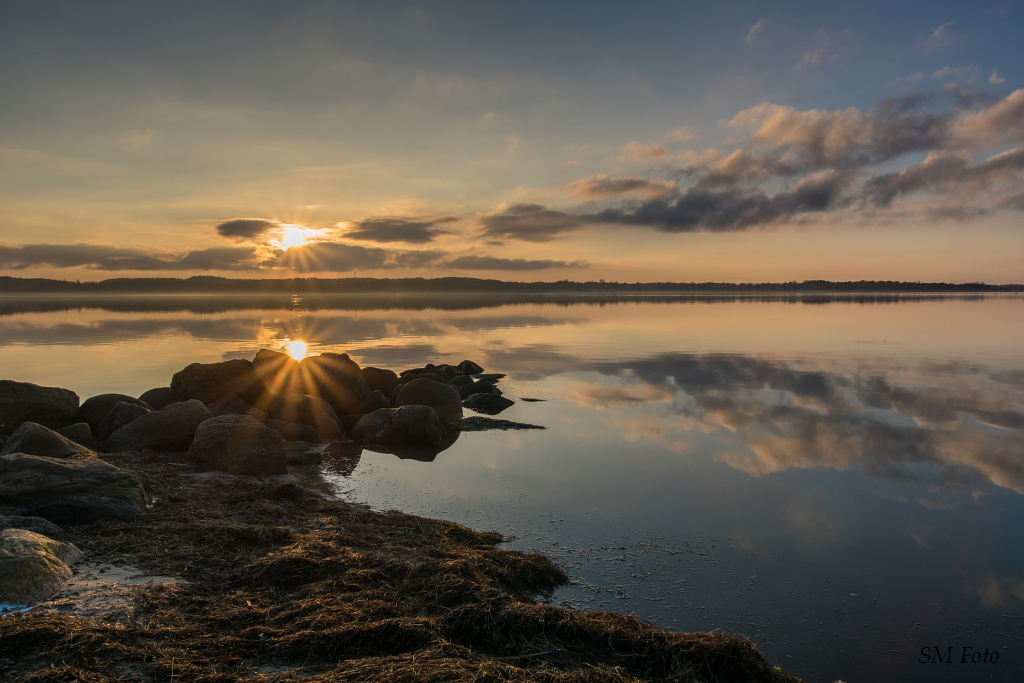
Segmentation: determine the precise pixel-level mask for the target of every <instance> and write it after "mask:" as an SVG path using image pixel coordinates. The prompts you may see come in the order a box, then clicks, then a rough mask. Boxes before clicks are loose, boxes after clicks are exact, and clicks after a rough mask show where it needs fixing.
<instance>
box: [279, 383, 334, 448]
mask: <svg viewBox="0 0 1024 683" xmlns="http://www.w3.org/2000/svg"><path fill="white" fill-rule="evenodd" d="M268 414H269V416H270V417H271V418H273V419H275V420H280V421H281V422H297V423H299V424H305V425H309V426H311V427H313V428H314V429H316V431H317V432H319V433H320V436H322V437H323V438H325V439H327V440H328V441H333V440H335V439H340V438H342V437H343V436H345V433H344V432H343V431H342V428H341V423H340V422H339V420H338V414H337V413H336V412H334V408H332V407H331V405H330V404H329V403H328V402H327V401H325V400H324V399H322V398H320V397H318V396H307V395H304V394H289V395H288V396H282V397H281V398H279V399H278V400H277V401H276V402H275V403H274V405H272V406H271V407H270V411H269V413H268Z"/></svg>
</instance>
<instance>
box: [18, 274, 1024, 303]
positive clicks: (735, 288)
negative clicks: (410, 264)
mask: <svg viewBox="0 0 1024 683" xmlns="http://www.w3.org/2000/svg"><path fill="white" fill-rule="evenodd" d="M1020 292H1024V284H1005V285H990V284H986V283H984V282H967V283H961V284H955V283H947V282H901V281H893V280H860V281H847V282H833V281H828V280H805V281H803V282H761V283H729V282H633V283H629V282H593V281H590V282H572V281H569V280H560V281H556V282H507V281H503V280H488V279H478V278H462V277H448V278H433V279H426V278H356V277H350V278H332V279H323V278H288V279H280V280H272V279H242V278H238V279H236V278H223V277H211V276H196V277H190V278H114V279H108V280H101V281H98V282H77V281H75V282H72V281H68V280H52V279H46V278H16V277H9V276H2V277H0V294H3V295H11V294H16V295H32V294H61V295H84V296H90V295H129V296H133V297H139V296H154V295H186V296H210V295H213V296H218V295H220V296H223V295H230V296H238V295H242V296H248V297H255V296H313V295H330V296H335V295H366V294H371V295H384V296H407V295H431V296H433V295H445V296H466V297H473V298H477V297H482V296H494V295H506V296H524V295H525V296H531V297H532V296H539V297H543V296H565V295H570V296H583V297H588V298H590V297H597V298H600V297H622V296H628V297H644V298H648V297H680V296H687V295H694V296H745V295H758V296H762V295H773V296H789V295H795V296H802V295H819V296H836V295H851V294H853V295H861V294H869V295H875V296H878V295H882V296H892V295H903V294H998V293H1020Z"/></svg>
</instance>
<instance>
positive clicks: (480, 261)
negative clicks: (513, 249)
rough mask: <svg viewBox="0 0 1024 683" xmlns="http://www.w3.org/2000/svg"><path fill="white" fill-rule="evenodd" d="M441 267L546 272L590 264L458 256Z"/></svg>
mask: <svg viewBox="0 0 1024 683" xmlns="http://www.w3.org/2000/svg"><path fill="white" fill-rule="evenodd" d="M442 265H443V266H444V267H446V268H453V269H456V270H546V269H548V268H586V267H587V266H589V265H590V264H589V263H587V262H586V261H551V260H548V259H530V260H528V259H521V258H515V259H508V258H498V257H495V256H460V257H458V258H454V259H451V260H450V261H445V262H444V263H443V264H442Z"/></svg>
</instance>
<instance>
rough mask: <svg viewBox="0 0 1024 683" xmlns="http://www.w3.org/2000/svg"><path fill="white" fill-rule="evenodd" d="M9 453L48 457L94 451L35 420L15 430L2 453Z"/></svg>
mask: <svg viewBox="0 0 1024 683" xmlns="http://www.w3.org/2000/svg"><path fill="white" fill-rule="evenodd" d="M9 453H25V454H27V455H39V456H43V457H46V458H70V457H73V456H78V457H81V458H89V457H93V452H92V451H91V450H89V449H88V448H86V447H85V446H83V445H82V444H79V443H75V442H74V441H72V440H71V439H69V438H67V437H65V436H61V435H60V434H58V433H57V432H55V431H53V430H52V429H48V428H47V427H44V426H42V425H38V424H36V423H35V422H26V423H24V424H22V425H21V426H20V427H18V428H17V429H16V430H14V434H11V437H10V438H9V439H8V440H7V443H5V444H4V448H3V451H0V455H7V454H9Z"/></svg>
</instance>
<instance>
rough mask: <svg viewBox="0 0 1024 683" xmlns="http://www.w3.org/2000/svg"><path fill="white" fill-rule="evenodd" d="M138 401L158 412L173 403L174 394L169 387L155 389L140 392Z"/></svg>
mask: <svg viewBox="0 0 1024 683" xmlns="http://www.w3.org/2000/svg"><path fill="white" fill-rule="evenodd" d="M139 400H140V401H143V402H144V403H145V404H146V405H148V406H149V407H150V408H151V409H153V410H160V409H161V408H166V407H167V406H169V405H171V404H172V403H174V392H173V391H171V388H170V387H156V388H155V389H150V390H149V391H144V392H142V395H140V396H139Z"/></svg>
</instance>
